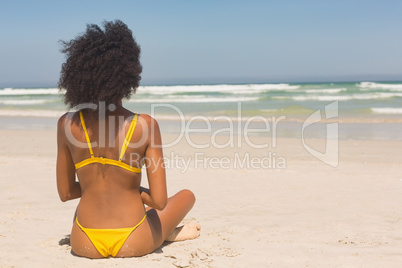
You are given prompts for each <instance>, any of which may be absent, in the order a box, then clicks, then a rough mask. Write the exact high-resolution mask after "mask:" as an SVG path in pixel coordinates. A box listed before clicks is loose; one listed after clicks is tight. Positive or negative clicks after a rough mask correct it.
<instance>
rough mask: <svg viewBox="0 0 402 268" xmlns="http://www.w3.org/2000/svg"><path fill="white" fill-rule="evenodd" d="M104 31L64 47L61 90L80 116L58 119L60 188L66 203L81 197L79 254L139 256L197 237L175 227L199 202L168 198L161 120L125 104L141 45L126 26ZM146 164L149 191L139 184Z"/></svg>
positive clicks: (93, 28)
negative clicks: (167, 241)
mask: <svg viewBox="0 0 402 268" xmlns="http://www.w3.org/2000/svg"><path fill="white" fill-rule="evenodd" d="M104 27H105V30H102V29H101V28H100V27H98V26H97V25H88V26H87V30H86V32H85V33H84V34H83V35H81V36H78V37H77V38H75V39H73V40H71V41H70V42H63V45H64V49H63V50H62V52H63V53H66V56H67V60H66V62H65V63H64V64H63V66H62V71H61V77H60V81H59V88H60V89H64V90H66V93H65V103H66V104H68V105H69V106H70V108H76V109H78V111H77V112H69V113H66V114H64V115H63V116H62V117H61V118H60V119H59V120H58V126H57V128H58V130H57V148H58V152H57V189H58V192H59V196H60V199H61V200H62V201H63V202H65V201H67V200H71V199H75V198H81V200H80V203H79V204H78V207H77V210H76V214H75V217H74V223H73V227H72V231H71V236H70V241H71V247H72V250H73V252H74V253H75V254H77V255H79V256H84V257H88V258H102V257H108V256H113V257H130V256H142V255H144V254H147V253H150V252H152V251H154V250H155V249H157V248H158V247H159V246H160V245H161V244H162V243H163V241H165V240H169V241H178V240H185V239H192V238H196V237H197V236H198V235H199V232H200V226H199V225H198V224H187V225H185V226H182V227H179V228H176V226H177V225H178V224H179V223H180V221H181V220H182V219H183V218H184V216H185V215H186V214H187V213H188V212H189V211H190V209H191V208H192V206H193V205H194V202H195V197H194V195H193V193H192V192H191V191H189V190H183V191H180V192H179V193H177V194H176V195H174V196H173V197H171V198H169V199H167V190H166V175H165V169H164V165H163V153H162V148H161V145H162V141H161V135H160V132H159V127H158V123H157V122H156V120H155V119H153V118H152V117H151V116H149V115H145V114H135V113H133V112H131V111H129V110H127V109H125V108H124V107H123V106H122V99H123V98H129V97H130V96H131V94H133V93H135V91H136V89H137V87H138V86H139V81H140V79H141V76H140V74H141V71H142V67H141V64H140V62H139V56H140V48H139V46H138V45H137V43H136V42H135V40H134V38H133V36H132V33H131V31H130V30H129V29H128V28H127V26H126V25H125V24H124V23H123V22H121V21H114V22H105V23H104ZM143 163H144V164H145V165H146V172H147V177H148V183H149V189H146V188H143V187H141V186H140V183H141V166H142V164H143ZM76 174H77V177H78V182H76V181H75V176H76ZM144 204H145V205H147V206H148V207H146V208H145V206H144Z"/></svg>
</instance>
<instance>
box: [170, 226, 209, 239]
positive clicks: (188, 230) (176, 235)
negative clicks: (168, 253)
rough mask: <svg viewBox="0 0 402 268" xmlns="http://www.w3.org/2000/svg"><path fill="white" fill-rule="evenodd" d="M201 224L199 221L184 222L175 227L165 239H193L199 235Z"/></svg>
mask: <svg viewBox="0 0 402 268" xmlns="http://www.w3.org/2000/svg"><path fill="white" fill-rule="evenodd" d="M200 232H201V225H200V224H199V223H194V222H190V223H186V224H184V225H183V226H180V227H176V229H174V230H173V232H172V233H171V234H170V235H169V236H168V237H167V238H166V241H183V240H188V239H194V238H197V237H199V236H200Z"/></svg>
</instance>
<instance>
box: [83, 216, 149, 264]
mask: <svg viewBox="0 0 402 268" xmlns="http://www.w3.org/2000/svg"><path fill="white" fill-rule="evenodd" d="M146 217H147V214H145V215H144V218H142V220H141V221H140V222H139V223H138V224H137V225H136V226H134V227H129V228H117V229H92V228H84V227H82V226H81V224H80V223H79V222H78V218H75V221H76V222H77V224H78V226H79V227H80V228H81V230H82V231H84V233H85V234H86V235H87V236H88V238H89V240H91V242H92V244H93V245H94V246H95V248H96V250H98V252H99V253H100V254H101V255H102V256H103V257H109V256H110V255H112V256H113V257H115V256H116V255H117V253H119V250H120V248H121V247H122V246H123V244H124V242H125V241H126V240H127V238H128V236H129V235H130V234H131V233H132V232H133V231H134V230H135V229H136V228H137V227H138V226H140V224H141V223H142V222H143V221H144V220H145V218H146Z"/></svg>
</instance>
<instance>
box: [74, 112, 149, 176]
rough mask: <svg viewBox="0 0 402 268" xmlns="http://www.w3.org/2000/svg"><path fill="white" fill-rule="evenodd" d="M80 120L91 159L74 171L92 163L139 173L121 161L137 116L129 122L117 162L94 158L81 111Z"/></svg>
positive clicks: (139, 171)
mask: <svg viewBox="0 0 402 268" xmlns="http://www.w3.org/2000/svg"><path fill="white" fill-rule="evenodd" d="M80 118H81V124H82V128H83V129H84V132H85V139H86V140H87V143H88V148H89V153H90V154H91V158H88V159H85V160H83V161H81V162H79V163H77V164H75V169H79V168H82V167H84V166H86V165H89V164H92V163H99V164H102V165H113V166H118V167H121V168H124V169H127V170H129V171H132V172H134V173H141V168H136V167H132V166H130V165H128V164H126V163H124V162H122V161H121V160H122V159H123V156H124V154H125V153H126V150H127V147H128V145H129V144H130V140H131V137H132V136H133V133H134V129H135V126H136V125H137V114H135V115H134V118H133V120H132V121H131V124H130V128H129V129H128V132H127V134H126V138H125V139H124V143H123V146H122V148H121V152H120V157H119V160H118V161H117V160H114V159H109V158H103V157H95V156H94V152H93V151H92V146H91V141H90V140H89V136H88V132H87V128H86V126H85V121H84V116H83V115H82V112H81V111H80Z"/></svg>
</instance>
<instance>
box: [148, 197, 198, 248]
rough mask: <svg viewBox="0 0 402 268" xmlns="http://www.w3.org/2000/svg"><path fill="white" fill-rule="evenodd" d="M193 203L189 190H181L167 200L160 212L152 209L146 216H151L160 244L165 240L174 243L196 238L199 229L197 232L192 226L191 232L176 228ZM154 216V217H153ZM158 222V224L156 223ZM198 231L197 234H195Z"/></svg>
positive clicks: (186, 228)
mask: <svg viewBox="0 0 402 268" xmlns="http://www.w3.org/2000/svg"><path fill="white" fill-rule="evenodd" d="M194 203H195V196H194V194H193V193H192V192H191V191H190V190H182V191H180V192H178V193H177V194H176V195H174V196H172V197H171V198H169V200H168V203H167V205H166V207H165V208H164V209H163V210H161V211H158V210H155V209H152V210H150V211H149V212H148V215H150V214H153V216H151V217H153V218H152V219H155V220H154V221H155V222H156V223H157V224H154V226H153V227H154V230H155V232H156V234H158V236H160V239H161V241H158V242H159V243H160V244H162V243H163V241H165V240H167V239H168V240H169V241H176V240H186V239H192V238H196V237H197V236H198V235H199V228H198V230H197V228H196V226H194V228H193V230H191V227H192V226H193V225H191V224H190V225H189V226H182V227H178V228H177V225H178V224H179V223H180V222H181V221H182V220H183V219H184V217H185V216H186V215H187V213H188V212H189V211H190V210H191V208H192V207H193V205H194ZM155 214H156V215H155ZM156 218H158V219H156ZM158 222H160V224H159V223H158ZM197 231H198V233H196V232H197Z"/></svg>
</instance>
